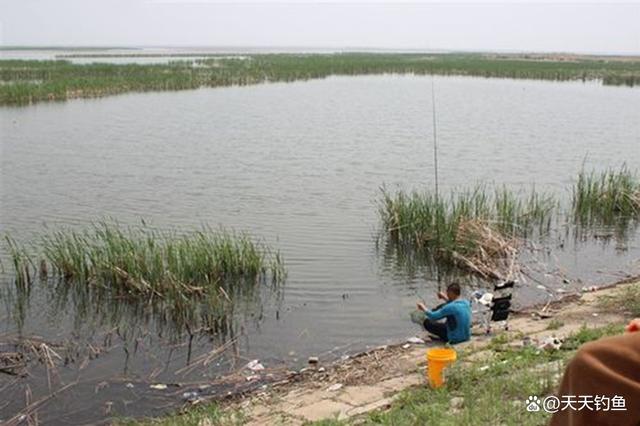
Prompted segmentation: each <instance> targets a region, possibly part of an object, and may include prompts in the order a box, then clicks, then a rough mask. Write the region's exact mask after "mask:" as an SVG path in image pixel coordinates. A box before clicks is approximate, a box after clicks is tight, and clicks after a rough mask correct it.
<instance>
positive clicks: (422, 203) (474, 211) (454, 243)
mask: <svg viewBox="0 0 640 426" xmlns="http://www.w3.org/2000/svg"><path fill="white" fill-rule="evenodd" d="M556 208H557V202H556V201H555V200H554V199H553V198H552V197H550V196H546V195H543V194H539V193H536V192H535V190H532V192H531V193H530V194H529V195H525V196H522V195H520V194H518V193H515V192H512V191H510V190H508V189H507V188H504V187H503V188H500V189H497V190H495V191H493V192H492V191H490V190H489V189H488V188H487V187H485V186H478V187H476V188H475V189H473V190H466V191H462V192H451V194H449V196H444V197H439V198H436V196H435V194H434V193H432V192H423V193H420V192H415V191H414V192H411V193H406V192H404V191H399V192H396V193H395V194H392V193H390V192H389V191H387V190H386V189H385V188H383V189H382V196H381V199H380V202H379V206H378V211H379V216H380V218H381V220H382V226H383V230H384V231H385V233H386V234H387V235H388V236H389V237H390V239H391V241H392V242H393V243H394V244H398V245H400V246H402V247H405V248H408V249H418V250H425V251H429V252H431V253H434V254H435V255H436V257H439V258H441V259H444V260H451V259H452V258H453V254H454V253H461V254H463V255H464V254H467V253H471V252H474V251H476V250H477V249H478V247H479V244H480V243H481V238H480V237H483V236H488V234H489V233H491V232H492V231H495V233H496V235H495V237H504V238H506V239H509V238H514V237H526V236H529V235H531V234H541V233H545V232H547V231H548V230H549V229H550V227H551V224H552V220H553V214H554V212H555V210H556ZM481 234H482V235H481Z"/></svg>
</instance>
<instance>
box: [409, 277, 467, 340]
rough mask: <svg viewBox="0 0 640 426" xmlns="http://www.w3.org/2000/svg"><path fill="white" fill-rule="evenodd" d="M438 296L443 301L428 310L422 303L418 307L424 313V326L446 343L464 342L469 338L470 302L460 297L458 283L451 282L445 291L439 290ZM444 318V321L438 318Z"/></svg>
mask: <svg viewBox="0 0 640 426" xmlns="http://www.w3.org/2000/svg"><path fill="white" fill-rule="evenodd" d="M438 298H440V299H443V300H444V301H445V303H443V304H442V305H440V306H438V307H437V308H436V309H434V310H428V309H427V307H426V306H425V305H424V304H423V303H418V309H419V310H421V311H423V312H424V313H425V316H426V319H425V320H424V328H425V329H426V330H427V331H428V332H429V333H431V334H435V335H436V336H438V337H439V338H440V339H441V340H443V341H445V342H448V343H461V342H466V341H467V340H469V339H470V338H471V303H469V301H468V300H465V299H461V298H460V284H458V283H451V284H449V285H448V286H447V293H446V294H445V293H443V292H439V293H438ZM443 318H444V319H445V321H444V322H441V321H439V320H441V319H443Z"/></svg>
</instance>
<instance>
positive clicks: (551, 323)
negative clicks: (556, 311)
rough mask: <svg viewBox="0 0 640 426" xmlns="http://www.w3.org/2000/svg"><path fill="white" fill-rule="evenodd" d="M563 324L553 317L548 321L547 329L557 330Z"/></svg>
mask: <svg viewBox="0 0 640 426" xmlns="http://www.w3.org/2000/svg"><path fill="white" fill-rule="evenodd" d="M563 326H564V322H562V321H560V320H559V319H556V318H554V319H552V320H551V321H549V324H547V330H558V329H560V328H562V327H563Z"/></svg>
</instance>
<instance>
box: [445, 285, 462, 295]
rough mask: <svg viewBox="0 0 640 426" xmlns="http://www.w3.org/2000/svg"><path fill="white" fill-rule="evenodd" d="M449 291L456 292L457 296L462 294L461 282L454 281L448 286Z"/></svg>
mask: <svg viewBox="0 0 640 426" xmlns="http://www.w3.org/2000/svg"><path fill="white" fill-rule="evenodd" d="M447 291H448V292H451V293H453V294H455V295H456V296H460V292H461V290H460V284H458V283H456V282H453V283H451V284H449V285H448V286H447Z"/></svg>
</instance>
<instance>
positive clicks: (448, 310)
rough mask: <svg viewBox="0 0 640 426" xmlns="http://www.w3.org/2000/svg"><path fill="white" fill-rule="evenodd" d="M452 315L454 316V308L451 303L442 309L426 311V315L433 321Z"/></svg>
mask: <svg viewBox="0 0 640 426" xmlns="http://www.w3.org/2000/svg"><path fill="white" fill-rule="evenodd" d="M451 314H453V308H452V307H451V304H449V303H447V304H445V305H444V306H442V307H441V308H440V309H435V310H433V311H425V315H426V316H427V318H429V319H430V320H431V321H437V320H439V319H442V318H445V317H446V316H448V315H451Z"/></svg>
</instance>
